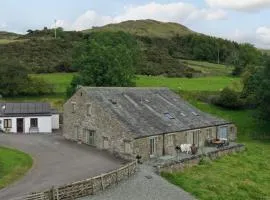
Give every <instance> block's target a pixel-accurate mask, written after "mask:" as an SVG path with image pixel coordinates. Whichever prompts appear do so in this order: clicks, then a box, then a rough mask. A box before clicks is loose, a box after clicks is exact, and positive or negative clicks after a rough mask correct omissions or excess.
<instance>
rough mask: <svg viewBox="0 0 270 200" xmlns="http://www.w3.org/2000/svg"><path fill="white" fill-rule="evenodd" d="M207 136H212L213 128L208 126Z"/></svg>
mask: <svg viewBox="0 0 270 200" xmlns="http://www.w3.org/2000/svg"><path fill="white" fill-rule="evenodd" d="M206 134H207V138H212V129H211V128H208V129H206Z"/></svg>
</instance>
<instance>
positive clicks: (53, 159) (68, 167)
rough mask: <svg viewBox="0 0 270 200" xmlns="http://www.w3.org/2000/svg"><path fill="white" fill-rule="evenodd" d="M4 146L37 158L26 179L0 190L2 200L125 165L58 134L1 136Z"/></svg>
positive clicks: (0, 139) (0, 140)
mask: <svg viewBox="0 0 270 200" xmlns="http://www.w3.org/2000/svg"><path fill="white" fill-rule="evenodd" d="M0 146H6V147H12V148H16V149H20V150H22V151H24V152H26V153H29V154H30V155H31V156H32V157H33V159H34V165H33V168H32V169H31V170H30V171H29V172H28V173H27V174H26V176H25V177H23V178H22V179H21V180H19V181H18V182H16V183H14V184H12V185H10V186H9V187H7V188H5V189H2V190H0V199H1V200H8V199H12V198H14V197H17V196H21V195H24V194H25V193H28V192H35V191H40V190H41V191H42V190H45V189H48V188H50V187H51V186H52V185H55V186H57V185H63V184H67V183H70V182H73V181H78V180H82V179H85V178H87V177H92V176H95V175H99V174H101V173H105V172H108V171H111V170H113V169H116V168H118V167H119V166H120V165H122V164H123V163H122V162H121V161H120V160H116V159H114V158H112V157H111V156H110V155H108V154H107V153H105V152H102V151H98V150H96V149H95V148H92V147H90V146H87V145H78V144H76V143H74V142H70V141H66V140H65V139H64V138H62V137H61V136H57V135H41V134H39V135H38V134H36V135H4V134H0Z"/></svg>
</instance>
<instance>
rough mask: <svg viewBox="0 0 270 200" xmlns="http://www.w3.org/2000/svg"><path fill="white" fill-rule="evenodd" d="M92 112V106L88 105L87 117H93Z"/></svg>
mask: <svg viewBox="0 0 270 200" xmlns="http://www.w3.org/2000/svg"><path fill="white" fill-rule="evenodd" d="M91 112H92V106H91V104H90V103H89V104H87V115H88V116H90V115H91Z"/></svg>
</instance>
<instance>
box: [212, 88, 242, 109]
mask: <svg viewBox="0 0 270 200" xmlns="http://www.w3.org/2000/svg"><path fill="white" fill-rule="evenodd" d="M212 103H214V104H216V105H218V106H221V107H224V108H230V109H240V108H242V107H243V106H244V105H245V103H244V100H242V99H240V95H239V94H238V93H237V92H236V91H234V90H232V89H230V88H228V87H226V88H224V89H223V90H222V92H221V93H220V95H219V97H218V98H213V99H212Z"/></svg>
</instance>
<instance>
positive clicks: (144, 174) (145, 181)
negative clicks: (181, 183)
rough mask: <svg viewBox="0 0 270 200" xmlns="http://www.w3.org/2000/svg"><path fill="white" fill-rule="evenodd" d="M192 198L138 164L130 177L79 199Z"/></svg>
mask: <svg viewBox="0 0 270 200" xmlns="http://www.w3.org/2000/svg"><path fill="white" fill-rule="evenodd" d="M145 199H147V200H166V199H169V200H194V199H195V198H194V197H193V196H191V195H190V194H189V193H187V192H185V191H183V190H182V189H181V188H179V187H177V186H175V185H172V184H171V183H169V182H167V181H166V180H165V179H163V178H162V177H160V176H158V175H157V174H155V173H154V172H153V170H152V167H150V166H146V165H140V166H139V171H138V172H137V174H135V175H134V176H133V177H131V178H130V179H128V180H126V181H123V182H121V183H119V184H118V185H116V186H113V187H111V188H110V189H107V190H105V191H104V192H100V193H98V194H96V195H94V196H91V197H86V198H81V199H80V200H145Z"/></svg>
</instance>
